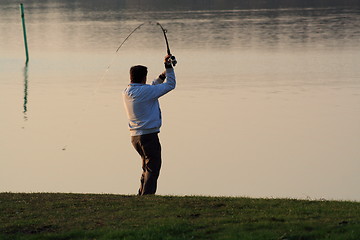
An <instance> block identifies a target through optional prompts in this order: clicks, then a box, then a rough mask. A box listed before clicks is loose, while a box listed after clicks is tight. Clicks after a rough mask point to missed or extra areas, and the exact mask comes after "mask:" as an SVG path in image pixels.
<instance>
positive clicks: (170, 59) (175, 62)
mask: <svg viewBox="0 0 360 240" xmlns="http://www.w3.org/2000/svg"><path fill="white" fill-rule="evenodd" d="M169 62H170V63H171V64H172V65H173V66H174V67H175V65H176V64H177V61H176V58H175V56H171V57H170V58H169Z"/></svg>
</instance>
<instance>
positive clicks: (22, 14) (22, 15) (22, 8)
mask: <svg viewBox="0 0 360 240" xmlns="http://www.w3.org/2000/svg"><path fill="white" fill-rule="evenodd" d="M20 10H21V19H22V26H23V33H24V44H25V53H26V64H27V63H28V61H29V51H28V45H27V38H26V27H25V14H24V5H23V4H22V3H20Z"/></svg>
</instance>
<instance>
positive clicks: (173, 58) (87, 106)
mask: <svg viewBox="0 0 360 240" xmlns="http://www.w3.org/2000/svg"><path fill="white" fill-rule="evenodd" d="M146 23H147V22H144V23H141V24H140V25H138V26H137V27H136V28H134V30H132V31H131V32H130V34H129V35H128V36H127V37H126V38H125V39H124V40H123V41H122V42H121V43H120V45H119V47H118V48H117V49H116V51H115V53H114V56H113V58H112V60H111V62H110V64H109V65H108V67H107V68H106V70H105V72H104V74H103V75H102V77H101V78H100V80H99V81H98V82H97V83H96V87H95V89H94V91H93V93H92V94H91V97H90V98H89V101H88V102H87V104H86V106H85V108H84V109H83V113H84V112H85V111H86V110H87V109H88V108H89V106H90V103H91V102H92V101H93V100H94V98H95V95H96V94H97V92H98V90H99V89H100V86H101V85H102V83H103V81H104V79H105V76H106V74H107V73H108V72H109V69H110V67H111V66H112V65H113V63H114V61H115V59H116V57H117V55H118V54H117V53H118V52H119V50H120V49H121V47H122V46H123V45H124V44H125V42H126V41H127V40H128V39H129V38H130V37H131V35H132V34H133V33H134V32H136V31H137V30H138V29H140V28H141V27H142V26H143V25H144V24H146ZM148 23H149V24H153V23H154V22H151V21H150V22H148ZM155 23H156V25H158V26H159V27H160V28H161V30H162V32H163V34H164V38H165V42H166V48H167V54H168V55H171V53H170V47H169V42H168V39H167V36H166V32H167V30H166V29H164V28H163V26H162V25H161V24H160V23H158V22H155ZM170 59H171V63H172V64H173V65H174V66H175V65H176V63H177V61H176V59H175V57H174V56H171V58H170ZM83 117H84V114H82V115H81V119H78V121H76V122H75V124H76V125H78V124H79V123H80V122H81V121H80V120H82V118H83ZM72 133H73V132H72ZM72 136H73V134H69V135H68V137H67V141H66V142H69V141H70V139H71V137H72ZM67 147H68V144H66V145H65V146H64V147H63V148H62V150H63V151H65V150H66V149H67Z"/></svg>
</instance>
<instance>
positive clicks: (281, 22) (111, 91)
mask: <svg viewBox="0 0 360 240" xmlns="http://www.w3.org/2000/svg"><path fill="white" fill-rule="evenodd" d="M267 2H269V1H267ZM278 2H281V1H278ZM305 2H306V3H304V1H287V4H283V5H281V8H280V7H279V6H278V5H279V4H280V3H279V4H274V3H273V4H270V5H269V3H264V1H247V2H246V3H243V1H230V0H226V1H217V0H208V1H200V2H199V1H188V0H185V1H178V2H176V3H171V6H170V4H169V1H163V0H160V1H156V4H155V3H154V4H148V3H147V1H143V0H141V1H125V0H121V1H115V0H109V1H83V0H80V1H68V0H66V1H55V0H51V1H27V2H26V4H25V9H26V12H27V32H28V42H29V50H30V51H31V53H32V59H31V60H30V64H31V74H30V78H29V73H28V71H29V69H28V66H27V65H26V66H25V67H24V66H23V59H24V53H23V42H22V31H21V22H20V16H19V13H18V5H17V4H13V1H1V3H0V7H1V8H0V33H1V34H0V53H1V55H0V110H1V112H2V113H3V114H1V115H0V132H1V136H2V137H1V138H0V149H1V151H0V164H1V166H0V183H1V184H0V191H20V192H21V191H26V192H30V191H50V192H57V191H59V192H61V191H63V192H97V193H101V192H110V193H126V194H128V193H129V194H133V193H135V191H136V190H137V187H138V175H139V174H140V173H141V169H140V165H139V164H140V160H139V159H138V156H137V154H136V152H135V151H134V150H133V148H132V146H131V144H130V141H129V133H128V130H127V120H126V117H125V113H124V109H123V105H122V100H121V94H120V93H121V91H122V89H124V88H125V87H126V85H127V84H128V81H129V80H128V79H129V76H128V74H129V73H128V71H129V67H130V66H132V65H135V64H144V65H147V66H148V67H149V78H151V77H156V76H157V75H158V74H159V73H160V72H162V71H163V65H162V59H163V56H164V55H165V54H166V47H165V44H164V38H163V35H162V32H161V31H160V29H159V27H158V26H156V25H154V24H145V25H143V26H142V27H141V29H139V30H138V31H136V32H135V33H134V34H133V35H132V36H131V37H130V38H129V40H128V41H126V42H125V43H124V45H123V46H122V48H121V49H120V50H119V52H118V53H117V55H116V57H114V52H115V51H116V49H117V48H118V47H119V45H120V43H121V42H122V41H123V40H124V39H125V38H126V37H127V36H128V35H129V34H130V33H131V31H132V30H133V29H134V28H135V27H137V26H138V25H139V24H141V23H143V22H149V21H152V22H160V23H161V24H162V25H163V26H164V27H165V28H166V29H168V33H167V36H168V39H169V42H170V46H171V50H172V52H173V53H174V55H176V57H177V58H178V60H179V64H178V65H177V66H176V68H175V71H176V75H177V77H178V85H177V89H176V90H175V91H174V92H172V93H171V94H169V95H168V96H165V97H164V98H163V99H161V105H162V110H163V118H164V119H163V120H164V125H163V127H162V132H161V140H162V144H163V146H164V148H163V153H164V166H163V170H162V173H161V177H160V180H159V194H202V195H231V196H239V195H241V196H244V195H246V196H255V197H299V198H304V197H307V196H310V197H312V198H320V197H324V198H335V199H355V200H360V192H359V190H358V186H357V183H358V182H359V181H360V176H359V174H358V169H359V168H360V165H359V161H358V160H359V158H360V150H359V148H358V146H359V142H360V129H359V127H360V126H359V124H358V123H359V122H360V108H359V107H358V106H359V105H360V92H359V91H360V80H359V79H360V69H359V68H358V63H359V62H360V54H359V51H360V42H359V41H358V39H359V37H360V26H359V25H360V14H359V13H360V10H359V6H357V5H356V4H353V5H352V6H351V7H348V6H346V4H345V3H342V1H331V2H329V4H327V5H325V6H324V5H321V3H322V4H323V1H313V2H314V3H313V5H310V6H309V5H308V4H309V3H308V2H309V1H305ZM139 9H140V10H139ZM112 59H114V60H113V61H112ZM109 64H110V65H111V68H110V69H107V67H108V66H109ZM107 70H109V71H107ZM102 76H103V77H102ZM29 80H30V81H29ZM30 82H31V99H30V98H29V89H30V86H29V83H30ZM95 89H96V92H97V93H96V94H93V92H94V90H95ZM89 103H90V104H89ZM21 105H22V106H23V109H21V110H20V109H19V106H21ZM30 105H31V108H29V106H30ZM30 113H31V118H29V116H30ZM24 119H25V121H26V129H25V130H19V129H22V128H21V126H23V124H24ZM69 135H71V138H69V137H68V136H69ZM64 145H66V146H69V148H68V149H67V150H66V151H62V150H61V149H62V147H63V146H64ZM20 150H21V151H20ZM184 176H186V178H185V179H184ZM209 176H211V177H209ZM179 179H181V181H179Z"/></svg>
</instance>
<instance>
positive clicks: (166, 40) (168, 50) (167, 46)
mask: <svg viewBox="0 0 360 240" xmlns="http://www.w3.org/2000/svg"><path fill="white" fill-rule="evenodd" d="M156 25H159V27H160V28H161V30H162V31H163V34H164V38H165V42H166V48H167V54H168V55H171V52H170V47H169V41H168V39H167V36H166V33H167V30H166V29H165V28H163V26H161V24H160V23H159V22H157V23H156ZM170 62H171V64H172V65H173V66H174V67H175V65H176V64H177V61H176V58H175V56H171V57H170Z"/></svg>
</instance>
